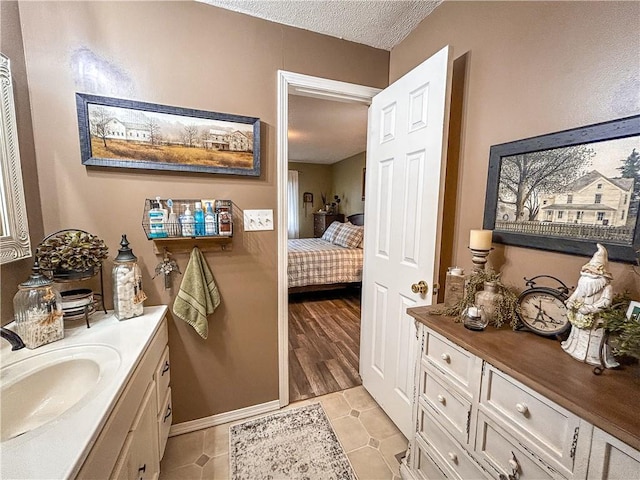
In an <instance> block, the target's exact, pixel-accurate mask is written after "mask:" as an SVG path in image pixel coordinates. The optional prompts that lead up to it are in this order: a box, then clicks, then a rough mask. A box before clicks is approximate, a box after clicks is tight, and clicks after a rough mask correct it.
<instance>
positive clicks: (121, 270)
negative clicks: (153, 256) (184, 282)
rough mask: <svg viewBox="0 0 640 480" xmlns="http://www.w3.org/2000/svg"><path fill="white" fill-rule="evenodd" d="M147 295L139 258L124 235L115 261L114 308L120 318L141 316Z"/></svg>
mask: <svg viewBox="0 0 640 480" xmlns="http://www.w3.org/2000/svg"><path fill="white" fill-rule="evenodd" d="M146 298H147V296H146V295H145V294H144V292H143V291H142V274H141V273H140V267H138V258H137V257H136V256H135V255H134V254H133V251H132V250H131V248H129V242H128V240H127V236H126V235H122V240H121V241H120V249H119V250H118V255H117V256H116V258H115V259H114V262H113V310H114V314H115V316H116V318H117V319H118V320H126V319H128V318H133V317H139V316H140V315H142V313H143V305H142V302H144V300H145V299H146Z"/></svg>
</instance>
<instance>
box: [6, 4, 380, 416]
mask: <svg viewBox="0 0 640 480" xmlns="http://www.w3.org/2000/svg"><path fill="white" fill-rule="evenodd" d="M20 14H21V17H22V27H23V28H22V34H23V37H24V46H25V47H24V50H25V56H26V66H27V73H28V77H29V89H30V93H31V102H32V108H33V131H34V138H35V150H36V156H37V168H38V173H39V178H40V182H39V189H40V195H41V198H42V213H43V217H44V230H45V231H46V232H52V231H54V230H57V229H60V228H65V227H78V228H83V229H86V230H88V231H90V232H92V233H95V234H97V235H98V236H100V237H101V238H103V239H104V240H105V241H106V243H107V245H108V246H109V247H110V251H111V255H110V257H111V258H113V257H114V256H115V253H116V251H117V248H118V243H119V240H120V235H121V234H122V233H126V234H127V235H128V238H129V241H130V242H131V245H132V247H133V250H134V252H135V254H136V255H137V256H138V258H139V262H140V265H141V268H142V271H143V275H144V289H145V291H146V293H147V294H148V296H149V300H148V301H147V302H146V303H147V304H148V305H154V304H161V303H165V304H170V303H171V302H172V298H173V294H174V293H175V291H173V292H172V291H165V290H164V289H163V284H162V279H161V278H157V279H155V280H152V279H151V277H152V276H153V270H154V267H155V265H156V264H157V262H158V261H159V257H156V256H155V255H154V254H153V251H152V243H151V242H150V241H147V240H146V238H145V237H144V234H143V230H142V228H141V226H140V222H141V219H142V209H143V203H144V199H145V198H148V197H155V196H156V195H161V196H163V197H173V198H207V197H214V198H229V199H232V200H233V201H234V204H235V208H236V209H237V210H236V213H238V211H241V210H243V209H246V208H271V209H274V210H275V208H276V178H275V174H276V140H275V130H276V121H277V110H276V108H277V107H276V103H277V102H276V79H277V70H278V69H283V70H289V71H294V72H300V73H305V74H309V75H316V76H320V77H325V78H331V79H336V80H342V81H347V82H353V83H359V84H364V85H370V86H374V87H384V86H385V85H386V84H387V81H388V59H389V54H388V52H384V51H381V50H376V49H373V48H368V47H364V46H362V45H357V44H353V43H349V42H345V41H341V40H338V39H335V38H330V37H326V36H323V35H318V34H314V33H310V32H307V31H303V30H298V29H293V28H290V27H285V26H281V25H276V24H273V23H270V22H266V21H263V20H259V19H255V18H250V17H246V16H244V15H240V14H236V13H232V12H228V11H226V10H221V9H217V8H214V7H211V6H208V5H204V4H201V3H197V2H22V3H20ZM335 52H340V55H336V53H335ZM79 58H80V59H82V60H83V62H85V64H84V65H83V66H82V67H83V68H82V69H81V68H80V65H79V62H78V61H77V60H78V59H79ZM93 67H95V68H96V69H97V71H98V72H99V73H100V74H101V75H98V76H95V77H91V76H90V75H91V73H92V68H93ZM81 72H84V73H81ZM105 78H106V79H108V80H107V81H104V80H103V79H105ZM79 90H84V91H87V93H94V94H102V95H107V96H114V97H125V98H132V99H135V100H142V101H146V102H151V103H158V104H164V105H175V106H180V107H188V108H197V109H202V110H209V111H215V112H225V113H234V114H239V115H248V116H256V117H260V118H261V120H262V122H263V129H262V175H261V176H260V178H242V177H230V176H221V175H186V174H175V173H164V174H162V173H153V172H134V171H128V170H124V169H100V168H86V167H84V166H82V165H81V163H80V149H79V143H78V127H77V120H76V111H75V100H74V94H75V92H76V91H79ZM88 90H89V91H88ZM275 214H276V216H277V212H275ZM238 217H239V218H241V215H238ZM239 227H240V225H239V224H238V223H236V229H235V236H234V238H233V250H232V251H231V252H227V253H210V254H207V255H206V257H207V260H208V263H209V265H210V266H211V269H212V271H213V274H214V276H215V278H216V281H217V283H218V287H219V289H220V293H221V296H222V304H221V306H220V307H219V309H218V310H216V312H215V314H214V315H213V316H212V317H211V318H210V333H209V338H208V340H206V341H203V340H201V339H200V338H199V337H198V336H197V335H196V334H195V332H194V331H193V330H192V329H191V327H189V326H188V325H186V324H185V323H183V322H182V321H180V320H175V321H174V319H173V318H170V319H169V320H170V321H169V343H170V349H171V359H172V367H173V368H172V370H173V373H172V379H171V383H172V390H173V396H174V407H175V409H174V422H176V423H179V422H184V421H188V420H193V419H198V418H202V417H207V416H209V415H213V414H217V413H221V412H227V411H232V410H235V409H238V408H242V407H246V406H250V405H256V404H260V403H263V402H269V401H272V400H275V399H277V397H278V363H277V352H278V343H277V301H276V292H277V267H276V232H275V231H267V232H253V233H250V234H245V233H243V232H242V229H241V228H239ZM176 259H177V261H178V263H179V264H180V266H181V269H182V271H184V268H185V265H186V262H187V259H188V258H187V256H186V255H178V256H177V257H176ZM111 265H112V263H111V261H109V262H107V272H109V271H110V267H111ZM106 277H107V280H108V282H107V283H110V274H109V273H107V275H106ZM179 281H180V277H178V280H177V281H176V282H175V284H174V285H175V287H174V288H177V286H178V285H179ZM3 283H4V281H3ZM110 295H111V288H110V285H107V296H108V297H110ZM108 303H109V305H110V303H111V302H108ZM3 307H4V305H3Z"/></svg>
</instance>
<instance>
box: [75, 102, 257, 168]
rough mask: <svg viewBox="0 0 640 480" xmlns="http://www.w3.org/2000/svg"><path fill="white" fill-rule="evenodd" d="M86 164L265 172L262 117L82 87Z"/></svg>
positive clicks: (80, 112) (81, 121)
mask: <svg viewBox="0 0 640 480" xmlns="http://www.w3.org/2000/svg"><path fill="white" fill-rule="evenodd" d="M76 109H77V114H78V129H79V134H80V151H81V157H82V164H83V165H88V166H98V167H118V168H133V169H142V170H164V171H167V170H168V171H176V172H198V173H214V174H225V175H245V176H255V177H257V176H260V119H259V118H255V117H245V116H240V115H231V114H227V113H217V112H208V111H204V110H194V109H189V108H180V107H172V106H168V105H157V104H153V103H146V102H139V101H134V100H124V99H119V98H111V97H101V96H97V95H89V94H84V93H76Z"/></svg>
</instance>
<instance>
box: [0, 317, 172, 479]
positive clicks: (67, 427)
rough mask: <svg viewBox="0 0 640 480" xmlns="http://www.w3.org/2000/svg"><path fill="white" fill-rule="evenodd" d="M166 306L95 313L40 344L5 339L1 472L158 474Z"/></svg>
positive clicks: (166, 384) (164, 427) (166, 382)
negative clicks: (136, 312) (17, 344)
mask: <svg viewBox="0 0 640 480" xmlns="http://www.w3.org/2000/svg"><path fill="white" fill-rule="evenodd" d="M166 311H167V307H165V306H158V307H146V308H145V309H144V315H142V316H140V317H135V318H131V319H129V320H125V321H118V320H117V319H116V318H115V317H114V316H113V315H112V313H111V312H109V313H107V314H104V313H96V314H94V315H93V316H92V318H91V328H89V329H87V328H86V326H85V325H84V324H82V323H80V324H79V325H78V326H74V327H71V328H68V327H65V338H64V339H63V340H60V341H57V342H54V343H51V344H48V345H45V346H43V347H40V348H37V349H34V350H27V349H22V350H18V351H11V348H10V345H9V344H8V342H4V341H3V345H2V348H1V350H0V358H1V360H2V369H1V370H0V376H1V380H2V395H1V397H0V399H1V401H2V404H1V406H0V408H1V409H2V410H1V412H2V416H3V418H2V420H3V421H2V445H1V448H2V463H1V470H0V477H2V478H25V479H27V478H130V479H133V478H136V479H154V478H157V477H158V475H159V471H160V459H161V458H162V454H163V452H164V448H165V445H166V441H167V437H168V434H169V427H170V426H171V388H170V363H169V350H168V346H167V344H168V330H167V321H166V318H165V316H166ZM8 327H9V328H11V325H9V326H8ZM16 398H17V399H23V400H22V401H15V400H14V399H16ZM50 405H54V406H53V407H50ZM22 417H24V418H29V419H32V420H31V421H30V423H25V422H22V420H20V418H22ZM12 418H15V419H16V420H15V421H13V420H12ZM5 419H6V420H7V421H6V422H5ZM34 419H35V420H34Z"/></svg>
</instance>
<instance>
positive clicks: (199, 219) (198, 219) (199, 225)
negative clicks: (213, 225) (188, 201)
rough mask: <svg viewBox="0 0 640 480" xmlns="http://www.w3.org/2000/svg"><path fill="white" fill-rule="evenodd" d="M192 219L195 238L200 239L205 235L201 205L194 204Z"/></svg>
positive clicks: (199, 203) (198, 203)
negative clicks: (194, 225)
mask: <svg viewBox="0 0 640 480" xmlns="http://www.w3.org/2000/svg"><path fill="white" fill-rule="evenodd" d="M193 218H194V219H195V223H196V236H198V237H202V236H203V235H204V234H205V225H204V212H203V211H202V203H201V202H196V209H195V211H194V212H193Z"/></svg>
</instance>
